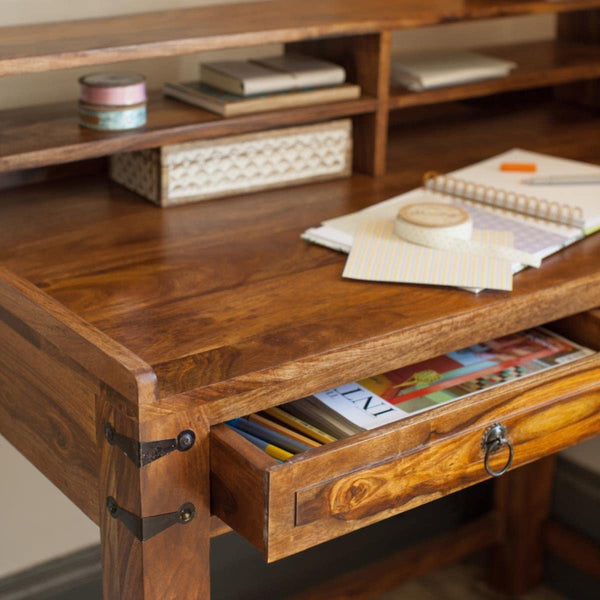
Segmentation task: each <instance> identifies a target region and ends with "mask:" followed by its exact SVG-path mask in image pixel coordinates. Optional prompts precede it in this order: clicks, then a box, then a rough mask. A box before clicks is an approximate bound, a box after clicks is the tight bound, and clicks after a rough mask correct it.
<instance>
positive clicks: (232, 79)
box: [200, 60, 296, 96]
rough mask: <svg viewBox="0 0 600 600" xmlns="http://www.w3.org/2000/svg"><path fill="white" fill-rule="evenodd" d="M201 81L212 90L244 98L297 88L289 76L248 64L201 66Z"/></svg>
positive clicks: (209, 64) (212, 63)
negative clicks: (212, 88) (213, 88)
mask: <svg viewBox="0 0 600 600" xmlns="http://www.w3.org/2000/svg"><path fill="white" fill-rule="evenodd" d="M200 79H201V80H202V82H203V83H206V84H208V85H210V86H212V87H215V88H217V89H219V90H223V91H225V92H231V93H232V94H238V95H240V96H253V95H256V94H268V93H272V92H285V91H287V90H292V89H294V87H295V85H296V84H295V81H294V78H293V77H292V76H291V75H290V74H289V73H284V72H281V71H274V70H273V69H269V68H268V67H264V66H262V65H259V64H256V63H253V62H250V61H246V60H222V61H216V62H211V63H203V64H201V65H200Z"/></svg>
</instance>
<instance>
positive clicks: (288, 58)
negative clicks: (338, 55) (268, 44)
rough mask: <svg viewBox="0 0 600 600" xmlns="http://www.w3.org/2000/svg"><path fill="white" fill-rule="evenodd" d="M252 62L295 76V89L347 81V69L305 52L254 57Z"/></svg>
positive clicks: (338, 83)
mask: <svg viewBox="0 0 600 600" xmlns="http://www.w3.org/2000/svg"><path fill="white" fill-rule="evenodd" d="M252 62H254V63H256V64H259V65H261V66H263V67H267V68H269V69H273V70H274V71H280V72H283V73H288V74H289V75H291V76H292V77H293V78H294V89H303V88H309V87H322V86H331V85H340V84H342V83H344V81H346V70H345V69H344V68H343V67H341V66H340V65H336V64H335V63H332V62H330V61H328V60H322V59H320V58H315V57H314V56H307V55H305V54H298V53H295V52H286V53H285V54H279V55H278V56H268V57H266V58H257V59H253V60H252Z"/></svg>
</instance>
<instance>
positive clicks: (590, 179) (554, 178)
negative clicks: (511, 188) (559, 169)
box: [521, 173, 600, 185]
mask: <svg viewBox="0 0 600 600" xmlns="http://www.w3.org/2000/svg"><path fill="white" fill-rule="evenodd" d="M521 183H526V184H528V185H572V184H580V185H581V184H583V185H598V184H600V173H598V174H597V175H548V176H547V177H543V176H540V177H529V179H523V180H522V181H521Z"/></svg>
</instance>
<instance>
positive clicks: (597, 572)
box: [542, 519, 600, 581]
mask: <svg viewBox="0 0 600 600" xmlns="http://www.w3.org/2000/svg"><path fill="white" fill-rule="evenodd" d="M542 542H543V544H544V547H545V549H546V550H547V551H549V552H551V553H552V554H554V555H555V556H558V557H559V558H561V559H562V560H564V561H565V562H567V563H569V564H570V565H572V566H573V567H575V568H576V569H578V570H580V571H583V572H584V573H587V574H588V575H590V576H591V577H593V578H594V579H597V580H599V581H600V546H598V544H597V543H596V542H594V541H592V540H591V539H589V538H587V537H585V536H583V535H581V534H580V533H578V532H576V531H574V530H573V529H571V528H569V527H567V526H566V525H564V524H563V523H561V522H560V521H556V520H554V519H550V520H549V521H547V522H546V523H545V524H544V527H543V532H542Z"/></svg>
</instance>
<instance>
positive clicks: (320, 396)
mask: <svg viewBox="0 0 600 600" xmlns="http://www.w3.org/2000/svg"><path fill="white" fill-rule="evenodd" d="M590 354H593V351H592V350H590V349H588V348H585V347H583V346H580V345H579V344H576V343H574V342H571V341H569V340H567V339H565V338H563V337H562V336H560V335H558V334H556V333H554V332H552V331H549V330H546V329H543V328H536V329H530V330H527V331H523V332H520V333H515V334H512V335H507V336H504V337H501V338H497V339H493V340H490V341H488V342H484V343H481V344H475V345H473V346H470V347H468V348H465V349H462V350H458V351H455V352H449V353H448V354H444V355H442V356H438V357H436V358H432V359H429V360H425V361H422V362H420V363H417V364H414V365H410V366H407V367H401V368H399V369H395V370H393V371H389V372H387V373H383V374H381V375H376V376H375V377H368V378H366V379H361V380H359V381H355V382H352V383H347V384H344V385H341V386H338V387H335V388H332V389H329V390H326V391H324V392H320V393H317V394H314V395H313V396H309V397H308V398H302V399H301V400H297V401H295V402H292V403H288V404H285V405H284V406H283V408H284V409H285V410H286V411H290V412H292V413H293V414H297V415H299V416H300V417H301V418H303V419H305V420H307V421H309V422H311V423H315V424H317V426H318V427H319V428H322V429H323V430H325V431H329V432H331V433H333V434H334V435H336V436H337V437H340V438H344V437H348V436H350V435H353V434H355V433H358V432H360V431H364V430H368V429H374V428H375V427H379V426H381V425H385V424H387V423H391V422H394V421H397V420H400V419H404V418H406V417H409V416H411V415H414V414H417V413H420V412H423V411H426V410H430V409H432V408H435V407H437V406H441V405H444V404H447V403H449V402H452V401H454V400H458V399H460V398H465V397H467V396H471V395H473V394H476V393H478V392H481V391H484V390H487V389H491V388H494V387H497V386H500V385H503V384H506V383H509V382H511V381H514V380H516V379H522V378H525V377H528V376H530V375H533V374H535V373H539V372H541V371H545V370H548V369H552V368H554V367H558V366H560V365H563V364H566V363H569V362H572V361H574V360H577V359H579V358H582V357H584V356H588V355H590Z"/></svg>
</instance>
